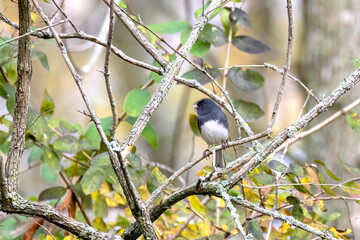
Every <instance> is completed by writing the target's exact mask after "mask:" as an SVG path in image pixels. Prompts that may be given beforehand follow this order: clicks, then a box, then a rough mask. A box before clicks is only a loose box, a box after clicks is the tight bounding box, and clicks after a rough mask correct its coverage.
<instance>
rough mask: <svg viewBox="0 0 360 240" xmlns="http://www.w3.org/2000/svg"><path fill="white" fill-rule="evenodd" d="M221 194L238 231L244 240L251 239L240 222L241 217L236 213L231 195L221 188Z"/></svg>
mask: <svg viewBox="0 0 360 240" xmlns="http://www.w3.org/2000/svg"><path fill="white" fill-rule="evenodd" d="M220 186H221V185H220ZM220 194H221V197H222V199H223V200H224V201H225V204H226V207H227V208H228V210H229V211H230V215H231V217H232V218H233V220H234V222H235V224H236V227H237V229H238V231H239V232H240V234H241V235H242V237H243V239H249V238H248V237H249V236H247V235H246V233H245V230H244V228H243V227H242V225H241V222H240V220H239V216H238V214H237V212H236V209H235V207H234V205H233V204H232V202H231V198H230V195H229V194H228V193H227V192H226V190H225V189H224V188H220Z"/></svg>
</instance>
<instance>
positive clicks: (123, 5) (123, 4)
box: [119, 0, 127, 8]
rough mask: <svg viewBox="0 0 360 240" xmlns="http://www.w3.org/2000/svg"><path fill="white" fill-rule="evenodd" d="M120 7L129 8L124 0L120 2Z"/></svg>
mask: <svg viewBox="0 0 360 240" xmlns="http://www.w3.org/2000/svg"><path fill="white" fill-rule="evenodd" d="M119 7H121V8H127V6H126V3H125V2H124V1H122V0H120V1H119Z"/></svg>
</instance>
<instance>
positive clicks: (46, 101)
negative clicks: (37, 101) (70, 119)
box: [40, 89, 55, 117]
mask: <svg viewBox="0 0 360 240" xmlns="http://www.w3.org/2000/svg"><path fill="white" fill-rule="evenodd" d="M54 109H55V105H54V102H53V100H52V99H51V97H50V95H49V93H48V92H47V90H46V89H45V91H44V98H43V100H42V102H41V108H40V113H41V115H42V116H45V117H51V116H52V114H53V113H54Z"/></svg>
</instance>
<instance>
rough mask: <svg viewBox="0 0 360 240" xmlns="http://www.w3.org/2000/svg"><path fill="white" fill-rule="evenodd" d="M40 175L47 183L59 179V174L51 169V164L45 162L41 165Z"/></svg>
mask: <svg viewBox="0 0 360 240" xmlns="http://www.w3.org/2000/svg"><path fill="white" fill-rule="evenodd" d="M40 176H41V178H42V179H44V181H45V182H47V183H54V182H56V181H57V179H58V177H59V174H58V173H56V172H54V171H53V170H51V168H50V167H49V165H47V164H46V163H43V164H41V165H40Z"/></svg>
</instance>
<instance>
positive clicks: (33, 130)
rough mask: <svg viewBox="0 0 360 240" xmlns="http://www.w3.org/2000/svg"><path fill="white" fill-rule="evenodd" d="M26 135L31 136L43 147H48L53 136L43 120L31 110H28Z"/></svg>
mask: <svg viewBox="0 0 360 240" xmlns="http://www.w3.org/2000/svg"><path fill="white" fill-rule="evenodd" d="M26 134H27V135H30V136H33V137H34V138H35V139H36V140H37V141H39V142H40V143H42V144H44V145H48V144H49V142H50V140H51V138H53V134H52V132H51V130H50V128H49V127H48V125H47V122H46V120H45V118H44V117H43V116H41V115H39V114H38V113H37V112H35V111H34V110H32V109H29V112H28V129H27V131H26Z"/></svg>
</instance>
